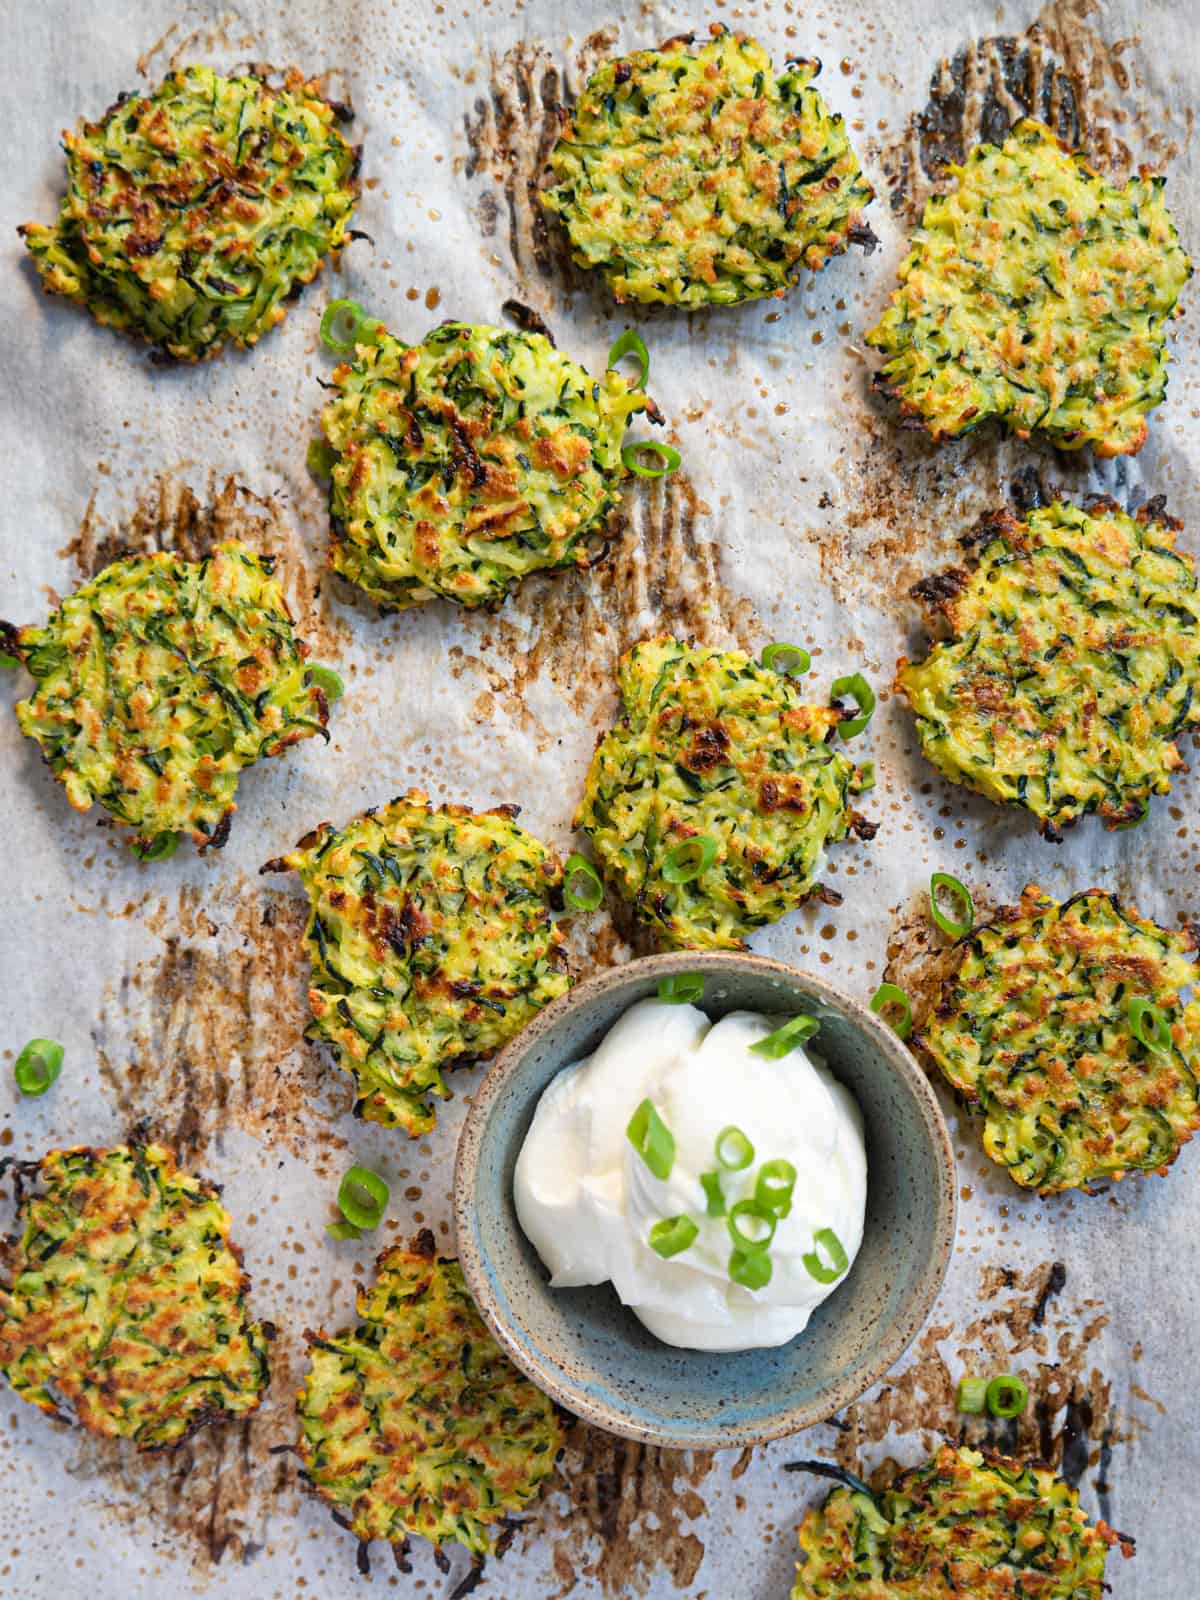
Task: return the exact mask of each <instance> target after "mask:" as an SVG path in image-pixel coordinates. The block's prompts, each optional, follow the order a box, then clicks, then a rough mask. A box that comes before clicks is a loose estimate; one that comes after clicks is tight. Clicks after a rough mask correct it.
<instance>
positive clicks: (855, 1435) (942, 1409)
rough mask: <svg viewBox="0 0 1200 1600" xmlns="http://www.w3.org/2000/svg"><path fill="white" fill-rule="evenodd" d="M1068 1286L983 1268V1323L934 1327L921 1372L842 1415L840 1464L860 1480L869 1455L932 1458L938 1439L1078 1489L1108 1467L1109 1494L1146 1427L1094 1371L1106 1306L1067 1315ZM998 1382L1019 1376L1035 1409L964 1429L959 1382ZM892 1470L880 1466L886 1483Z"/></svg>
mask: <svg viewBox="0 0 1200 1600" xmlns="http://www.w3.org/2000/svg"><path fill="white" fill-rule="evenodd" d="M1069 1281H1070V1272H1069V1268H1068V1267H1065V1266H1064V1265H1063V1263H1062V1262H1057V1261H1056V1262H1044V1263H1042V1264H1040V1265H1038V1266H1036V1267H1031V1268H1027V1269H1025V1270H1023V1271H1022V1270H1021V1269H1019V1268H1004V1267H999V1268H997V1267H985V1268H984V1269H983V1272H982V1275H981V1279H980V1291H979V1301H980V1305H981V1310H980V1312H979V1314H978V1315H977V1316H976V1317H975V1318H973V1319H972V1320H971V1321H969V1322H968V1323H966V1325H965V1326H964V1327H962V1328H959V1329H955V1328H954V1327H952V1326H951V1325H950V1324H948V1323H932V1324H930V1325H928V1326H927V1327H926V1328H925V1329H924V1330H923V1332H922V1333H921V1335H920V1336H919V1338H918V1340H917V1343H916V1360H915V1361H914V1362H913V1363H912V1364H911V1365H910V1366H909V1367H907V1368H906V1369H905V1370H904V1371H903V1372H901V1373H899V1374H897V1376H896V1377H894V1378H891V1379H889V1380H888V1382H887V1383H886V1384H885V1385H884V1386H883V1387H882V1388H880V1389H878V1390H876V1391H873V1392H872V1393H870V1394H869V1395H868V1396H867V1397H866V1398H864V1399H863V1400H860V1401H857V1402H856V1403H855V1404H854V1405H852V1406H849V1407H848V1408H847V1409H846V1410H845V1411H844V1412H843V1413H842V1417H841V1420H840V1422H839V1424H838V1427H839V1432H838V1437H837V1440H836V1444H835V1445H834V1449H833V1454H834V1455H835V1457H836V1459H837V1461H838V1462H839V1464H840V1465H842V1466H844V1467H846V1468H848V1469H850V1470H861V1465H860V1463H861V1457H862V1452H863V1450H864V1448H865V1447H867V1446H870V1445H879V1444H883V1443H885V1442H886V1441H888V1440H889V1439H890V1438H891V1437H892V1435H893V1434H918V1435H919V1436H920V1438H921V1441H922V1445H923V1447H924V1448H925V1449H927V1450H928V1451H929V1452H930V1453H932V1452H933V1451H934V1450H935V1449H936V1448H937V1445H938V1442H939V1439H940V1438H946V1439H950V1440H956V1441H959V1442H961V1443H964V1444H967V1445H969V1446H971V1447H972V1448H979V1447H980V1446H981V1445H986V1446H988V1447H990V1448H992V1449H995V1450H999V1451H1001V1452H1002V1453H1003V1454H1005V1455H1010V1456H1016V1457H1019V1458H1022V1459H1037V1460H1042V1461H1045V1462H1046V1463H1047V1464H1048V1465H1049V1466H1051V1467H1053V1468H1054V1469H1055V1471H1057V1472H1061V1473H1062V1474H1063V1476H1064V1477H1066V1478H1068V1479H1069V1481H1070V1482H1072V1483H1074V1484H1076V1485H1078V1484H1079V1483H1080V1481H1081V1480H1082V1478H1083V1476H1084V1474H1085V1473H1086V1472H1087V1471H1088V1470H1089V1469H1090V1468H1096V1467H1101V1466H1102V1467H1103V1469H1104V1472H1105V1474H1106V1492H1107V1490H1108V1487H1109V1485H1108V1483H1107V1476H1110V1475H1111V1459H1112V1446H1113V1445H1114V1444H1122V1443H1127V1442H1130V1441H1132V1440H1135V1439H1138V1438H1140V1437H1141V1436H1142V1435H1143V1433H1144V1432H1145V1429H1146V1422H1145V1420H1144V1419H1143V1418H1141V1417H1138V1416H1135V1415H1134V1414H1133V1413H1132V1411H1131V1410H1129V1409H1128V1408H1127V1407H1122V1406H1119V1405H1117V1404H1115V1403H1114V1400H1113V1386H1112V1382H1111V1380H1110V1379H1109V1378H1108V1377H1107V1376H1106V1375H1105V1373H1104V1372H1103V1371H1102V1370H1101V1368H1100V1367H1099V1366H1098V1365H1097V1359H1098V1357H1099V1354H1100V1344H1099V1341H1100V1340H1101V1339H1102V1336H1103V1334H1104V1330H1105V1329H1106V1328H1107V1327H1108V1324H1109V1318H1108V1316H1107V1315H1106V1313H1105V1311H1104V1309H1103V1305H1102V1303H1101V1302H1100V1301H1098V1300H1094V1299H1084V1300H1082V1301H1081V1302H1075V1303H1071V1304H1069V1305H1068V1302H1066V1301H1065V1300H1064V1299H1063V1292H1064V1287H1065V1285H1067V1284H1068V1283H1069ZM949 1351H952V1352H953V1354H952V1355H949V1354H948V1353H947V1352H949ZM995 1372H1016V1373H1018V1374H1019V1375H1020V1377H1021V1378H1022V1379H1023V1380H1024V1382H1025V1383H1026V1384H1027V1385H1028V1388H1029V1406H1028V1409H1027V1410H1026V1411H1025V1412H1024V1413H1023V1414H1022V1415H1021V1416H1019V1417H1013V1418H1009V1419H1006V1420H1004V1421H997V1420H995V1419H993V1418H990V1417H987V1418H984V1417H965V1416H964V1415H963V1414H962V1413H961V1412H960V1411H959V1410H958V1407H957V1405H956V1400H955V1396H956V1390H957V1384H958V1378H959V1376H960V1375H962V1374H978V1373H995ZM894 1465H895V1464H894V1463H891V1462H885V1463H884V1464H883V1465H882V1467H881V1469H880V1471H881V1481H886V1479H887V1478H888V1476H889V1475H890V1473H891V1472H892V1471H894Z"/></svg>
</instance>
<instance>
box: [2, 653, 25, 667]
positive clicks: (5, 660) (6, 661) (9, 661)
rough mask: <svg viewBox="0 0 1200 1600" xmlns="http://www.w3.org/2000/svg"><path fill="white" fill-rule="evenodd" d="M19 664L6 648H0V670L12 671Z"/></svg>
mask: <svg viewBox="0 0 1200 1600" xmlns="http://www.w3.org/2000/svg"><path fill="white" fill-rule="evenodd" d="M20 665H21V663H20V660H19V659H18V658H17V657H16V656H10V655H9V653H8V651H7V650H0V672H14V671H15V670H16V669H17V668H18V667H19V666H20Z"/></svg>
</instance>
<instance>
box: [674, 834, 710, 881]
mask: <svg viewBox="0 0 1200 1600" xmlns="http://www.w3.org/2000/svg"><path fill="white" fill-rule="evenodd" d="M716 859H717V841H716V840H715V839H710V838H709V837H708V835H707V834H706V833H694V834H692V836H691V838H690V839H682V840H681V841H680V842H679V843H678V844H676V845H672V846H671V848H670V849H669V850H668V851H667V853H666V855H665V856H664V857H663V864H662V875H663V877H664V878H665V879H666V880H667V882H668V883H691V881H692V879H693V878H698V877H700V875H701V874H702V873H705V872H707V871H708V869H709V867H711V866H712V864H713V862H714V861H715V860H716Z"/></svg>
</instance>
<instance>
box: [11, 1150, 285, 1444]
mask: <svg viewBox="0 0 1200 1600" xmlns="http://www.w3.org/2000/svg"><path fill="white" fill-rule="evenodd" d="M32 1170H33V1172H34V1173H36V1175H37V1179H38V1183H39V1192H37V1193H35V1194H32V1195H29V1196H26V1198H25V1199H24V1200H23V1201H22V1202H21V1206H20V1212H19V1216H20V1218H21V1220H22V1221H23V1223H24V1232H23V1234H22V1236H21V1238H20V1240H19V1242H18V1241H15V1240H14V1241H13V1242H12V1251H10V1254H11V1253H13V1252H15V1260H14V1264H13V1275H12V1282H11V1284H9V1285H7V1286H5V1285H0V1371H3V1372H4V1374H5V1376H6V1377H7V1378H8V1381H9V1382H10V1383H11V1384H12V1386H13V1389H14V1390H15V1391H16V1393H17V1394H19V1395H20V1396H21V1398H22V1399H23V1400H28V1401H31V1402H32V1404H34V1405H35V1406H38V1407H40V1408H41V1410H43V1411H46V1412H49V1413H50V1415H52V1416H55V1417H59V1418H60V1419H62V1420H66V1418H65V1417H64V1415H63V1411H62V1410H61V1409H60V1407H61V1406H63V1405H67V1406H69V1408H70V1410H71V1411H72V1412H73V1414H74V1417H75V1420H76V1421H78V1422H79V1423H80V1424H81V1425H82V1426H83V1427H85V1428H90V1429H91V1430H92V1431H93V1432H94V1433H102V1434H107V1435H110V1436H113V1437H119V1438H122V1439H132V1440H133V1441H134V1442H135V1443H136V1444H137V1445H138V1446H139V1448H141V1449H143V1450H157V1449H161V1448H163V1447H164V1446H166V1445H173V1444H178V1443H179V1442H180V1441H181V1440H183V1439H186V1438H187V1436H188V1435H189V1434H191V1433H194V1432H195V1430H196V1429H197V1428H200V1427H203V1426H204V1424H205V1423H207V1422H212V1421H214V1420H216V1419H218V1418H221V1417H232V1416H244V1415H245V1414H246V1413H247V1412H249V1411H253V1410H254V1409H255V1408H256V1407H257V1406H258V1404H259V1402H260V1401H261V1399H262V1395H263V1391H264V1390H265V1388H266V1386H267V1382H268V1376H269V1374H268V1370H267V1338H268V1336H269V1333H270V1331H271V1330H270V1329H269V1327H266V1328H265V1327H264V1326H263V1325H262V1324H259V1323H257V1322H250V1321H249V1320H248V1317H247V1312H246V1291H247V1289H248V1288H249V1286H250V1280H249V1279H248V1278H247V1277H246V1275H245V1273H244V1272H243V1271H242V1260H241V1255H240V1252H239V1251H238V1249H237V1247H236V1246H235V1245H233V1244H232V1243H231V1242H230V1239H229V1226H230V1219H229V1213H228V1212H227V1211H226V1210H225V1207H224V1206H223V1205H222V1204H221V1202H220V1200H219V1199H218V1190H217V1189H216V1188H215V1187H214V1186H213V1185H212V1184H211V1183H208V1182H206V1181H205V1180H204V1179H203V1178H196V1177H193V1176H191V1175H190V1174H189V1173H186V1172H180V1171H179V1169H178V1167H177V1166H176V1164H175V1156H174V1154H173V1153H172V1152H171V1151H170V1150H168V1149H166V1148H165V1147H164V1146H162V1145H158V1144H146V1145H142V1144H133V1145H118V1146H117V1147H116V1148H115V1149H112V1150H90V1149H86V1148H79V1149H74V1150H52V1151H51V1152H50V1153H49V1155H47V1156H46V1157H45V1158H44V1159H43V1160H42V1161H41V1162H39V1163H36V1164H35V1165H34V1166H33V1169H32ZM17 1172H18V1174H19V1176H20V1177H21V1178H23V1179H28V1177H29V1176H30V1171H29V1169H28V1168H26V1167H25V1166H24V1165H22V1164H18V1165H17Z"/></svg>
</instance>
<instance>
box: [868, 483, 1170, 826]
mask: <svg viewBox="0 0 1200 1600" xmlns="http://www.w3.org/2000/svg"><path fill="white" fill-rule="evenodd" d="M1181 526H1182V524H1180V523H1178V522H1175V521H1173V520H1172V519H1170V518H1168V517H1166V516H1165V515H1163V513H1162V510H1161V503H1159V502H1154V501H1151V502H1150V503H1149V504H1148V505H1146V506H1144V507H1143V508H1142V510H1141V511H1140V512H1139V513H1138V514H1137V516H1136V517H1130V516H1128V515H1126V513H1125V512H1123V511H1121V510H1119V509H1118V507H1117V506H1115V505H1114V504H1113V503H1112V502H1111V501H1099V502H1096V503H1093V504H1092V505H1091V506H1090V507H1089V508H1088V509H1087V510H1080V509H1079V508H1078V507H1077V506H1072V505H1066V504H1063V503H1061V502H1056V503H1055V504H1053V505H1050V506H1046V507H1044V508H1042V509H1040V510H1036V511H1031V512H1030V513H1029V514H1028V515H1027V516H1025V517H1024V518H1023V519H1022V520H1021V521H1019V522H1018V521H1017V520H1016V519H1015V518H1013V517H1012V516H1011V515H1010V514H1009V513H1007V512H999V513H997V514H996V515H994V516H989V517H985V518H984V519H983V520H982V521H981V522H980V523H979V525H978V527H976V528H975V529H974V531H973V532H972V533H970V534H968V535H967V537H966V539H964V541H963V543H964V545H965V546H966V548H967V550H968V552H970V554H969V556H968V562H967V565H966V566H963V567H952V568H951V569H950V570H949V571H948V572H944V573H941V574H939V575H938V576H936V577H933V578H927V579H925V580H924V581H923V582H921V583H919V584H917V585H916V587H915V588H914V589H913V591H912V593H913V595H914V597H915V598H916V599H918V600H921V601H923V602H924V603H925V604H926V606H927V607H928V608H929V610H930V612H932V613H935V614H936V615H938V616H939V617H940V618H941V620H942V621H943V623H944V624H945V629H946V632H947V633H948V635H949V637H948V638H946V639H945V640H944V641H943V642H941V643H938V644H935V645H934V646H933V648H932V649H931V650H930V652H929V654H928V656H926V658H925V660H924V661H920V662H915V663H914V662H909V661H908V660H906V659H904V658H901V660H900V662H899V664H898V666H897V669H896V684H895V687H896V689H897V690H898V692H899V693H901V694H903V695H904V696H905V697H906V698H907V700H908V702H909V704H910V705H911V707H912V709H913V711H914V712H915V714H916V719H917V736H918V738H919V739H920V741H921V748H922V750H923V751H924V753H925V756H926V758H927V759H928V760H929V761H931V762H932V763H933V765H934V766H935V767H937V768H938V770H939V771H940V772H942V773H944V774H945V776H946V777H947V778H949V779H950V780H951V781H952V782H954V783H962V784H966V786H967V787H968V788H970V789H975V790H977V791H978V792H979V793H980V794H983V795H986V796H987V797H988V799H989V800H994V801H996V802H997V803H998V804H1001V805H1017V806H1023V807H1025V809H1026V810H1028V811H1032V812H1033V814H1034V816H1036V817H1037V818H1038V819H1039V821H1040V822H1041V825H1042V832H1043V834H1044V835H1045V836H1046V838H1048V839H1051V840H1057V839H1060V838H1061V837H1062V834H1061V829H1062V827H1063V826H1064V825H1065V824H1067V823H1071V822H1074V821H1076V820H1077V819H1078V818H1079V817H1081V816H1083V815H1085V814H1086V813H1087V812H1091V811H1098V812H1099V814H1100V815H1101V816H1102V817H1103V818H1104V820H1105V822H1106V823H1107V824H1108V826H1109V827H1110V828H1112V827H1119V826H1122V825H1124V824H1129V823H1133V822H1137V821H1140V820H1141V819H1142V818H1143V817H1144V816H1145V815H1146V814H1147V811H1148V808H1149V804H1150V797H1151V795H1154V794H1166V793H1168V792H1169V790H1170V788H1171V773H1172V772H1174V771H1175V770H1176V768H1178V767H1181V766H1182V765H1183V757H1182V756H1181V755H1180V753H1179V751H1178V749H1177V748H1176V746H1175V744H1174V742H1173V741H1174V739H1175V738H1176V736H1177V735H1178V734H1180V733H1181V732H1183V731H1184V730H1186V729H1187V728H1188V726H1189V725H1191V724H1192V723H1195V722H1197V721H1200V695H1198V694H1197V692H1196V691H1197V689H1198V688H1200V595H1198V594H1197V585H1196V573H1195V569H1194V567H1193V564H1192V561H1191V558H1190V557H1189V556H1187V555H1184V554H1182V553H1180V552H1179V551H1177V550H1175V549H1174V544H1175V535H1176V532H1177V531H1178V530H1179V528H1180V527H1181Z"/></svg>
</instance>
